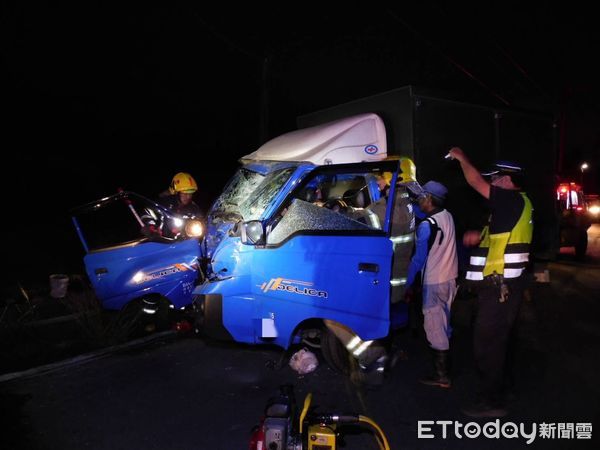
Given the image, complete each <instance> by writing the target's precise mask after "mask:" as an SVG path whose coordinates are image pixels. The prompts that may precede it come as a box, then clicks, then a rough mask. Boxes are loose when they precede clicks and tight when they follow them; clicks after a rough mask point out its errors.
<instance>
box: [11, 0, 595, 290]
mask: <svg viewBox="0 0 600 450" xmlns="http://www.w3.org/2000/svg"><path fill="white" fill-rule="evenodd" d="M421 3H427V5H423V6H406V5H404V4H398V5H396V6H391V7H387V8H385V7H383V6H375V5H373V6H372V9H371V10H369V9H367V7H368V6H370V5H369V4H365V5H361V6H360V7H356V6H350V4H347V5H345V8H346V10H340V8H341V7H340V6H338V7H337V8H334V7H329V6H324V5H323V4H318V3H317V4H305V3H303V4H279V6H274V7H272V8H267V7H266V6H260V5H258V4H256V3H253V4H251V6H237V5H235V6H234V4H229V5H228V6H222V7H214V8H207V7H205V6H204V5H203V4H202V3H199V2H177V3H176V2H169V3H168V4H164V6H160V7H152V6H149V5H147V4H144V5H135V6H133V5H124V4H120V5H118V6H111V7H109V6H105V7H97V6H94V5H92V4H91V2H78V3H74V4H62V5H57V4H55V2H51V3H46V4H35V3H33V4H28V3H26V2H17V1H10V0H9V1H7V2H3V5H2V6H1V7H0V8H1V24H0V36H1V42H2V45H1V48H0V69H1V73H2V92H1V104H2V112H3V119H2V124H3V126H2V130H3V132H2V148H3V153H4V163H3V165H2V167H3V169H4V170H3V172H4V174H3V175H4V177H3V178H4V183H3V184H5V188H4V194H5V196H4V197H5V200H6V201H7V202H8V205H7V207H6V208H4V211H5V212H4V213H3V217H7V216H10V219H9V220H11V221H12V220H13V219H12V217H14V218H17V219H15V220H14V221H13V222H11V223H10V226H9V228H10V229H11V231H10V232H9V234H8V239H6V236H5V239H4V241H5V242H6V244H5V246H6V247H8V248H9V249H11V250H12V251H11V252H10V256H11V261H12V265H11V267H12V268H11V273H12V275H14V276H16V277H21V278H22V277H28V276H29V277H30V276H33V275H34V274H35V275H36V276H37V274H40V273H41V274H47V273H50V272H52V271H69V270H77V267H76V265H75V263H74V262H73V261H75V262H77V261H79V260H80V258H81V256H82V252H81V250H80V248H79V247H78V246H77V238H76V236H75V234H74V232H73V230H72V226H71V224H70V219H69V215H68V210H69V208H71V207H73V206H76V205H78V204H81V203H84V202H87V201H91V200H93V199H95V198H98V197H101V196H105V195H108V194H111V193H113V192H115V190H116V189H117V188H119V187H123V188H125V189H130V190H135V191H138V192H140V193H142V194H144V195H147V196H149V197H154V196H156V195H157V194H158V192H160V191H162V190H163V189H165V188H166V187H167V185H168V183H169V181H170V179H171V177H172V176H173V174H174V173H176V172H177V171H188V172H191V173H192V174H193V175H194V176H195V177H196V179H197V181H198V183H199V185H200V191H199V193H198V196H197V201H198V203H199V204H200V205H201V206H202V207H204V208H205V209H206V208H208V206H209V205H210V203H211V201H212V200H213V199H214V198H215V196H216V195H218V193H219V191H220V190H221V188H222V187H223V185H224V183H225V182H226V181H227V179H228V178H229V176H230V175H231V174H232V172H233V170H234V168H235V167H236V161H237V160H238V159H239V158H240V157H241V156H243V155H245V154H247V153H250V152H251V151H253V150H255V149H256V148H257V147H258V146H259V145H260V144H261V143H262V142H264V141H265V140H267V139H270V138H272V137H275V136H277V135H279V134H281V133H284V132H287V131H290V130H292V129H294V127H295V119H296V117H297V116H298V115H299V114H304V113H308V112H311V111H315V110H318V109H322V108H326V107H329V106H332V105H335V104H338V103H342V102H346V101H350V100H353V99H356V98H360V97H363V96H367V95H372V94H376V93H379V92H383V91H386V90H390V89H394V88H398V87H402V86H406V85H409V84H413V85H416V86H420V87H426V88H433V89H439V90H440V91H443V92H449V93H454V94H457V95H458V96H460V97H461V98H465V99H466V100H468V101H474V102H476V103H484V104H490V105H494V106H495V105H497V106H503V107H506V106H508V107H518V108H527V109H532V110H537V111H549V112H552V113H554V114H556V115H557V117H560V114H563V115H564V117H565V120H566V122H565V123H566V127H567V128H566V135H565V138H566V141H565V147H564V148H565V163H564V167H563V170H564V173H565V174H569V173H571V174H573V175H575V176H580V173H579V172H578V170H577V168H578V167H579V165H580V164H581V162H583V161H587V162H588V163H589V164H590V169H589V170H588V172H587V173H586V174H585V177H586V178H585V184H586V187H587V189H588V191H590V192H591V191H596V192H598V191H600V185H599V181H598V179H599V178H600V177H599V176H598V173H599V172H598V170H597V167H598V166H600V86H599V85H598V82H599V80H600V65H599V63H598V57H599V56H598V55H600V51H599V50H600V34H599V31H598V26H597V23H596V19H595V18H596V15H595V14H594V13H592V12H591V11H589V10H586V9H585V8H584V9H581V8H580V9H577V10H575V9H573V10H569V9H566V8H568V6H565V5H564V4H563V5H558V6H554V7H549V6H548V5H543V6H536V5H528V4H523V3H522V2H521V3H517V2H515V3H514V4H511V3H510V2H508V3H507V2H496V3H494V4H493V5H490V4H487V3H486V2H479V4H478V5H477V6H466V4H464V3H462V4H461V5H456V3H457V2H439V1H434V2H421ZM348 8H350V9H349V10H348ZM453 144H454V143H448V146H451V145H453ZM467 150H468V149H467ZM473 150H475V149H473ZM9 155H10V156H9ZM215 159H216V160H217V161H219V162H218V163H215V162H211V163H209V162H208V160H215ZM7 212H9V213H7ZM19 222H20V223H19ZM5 226H6V224H5ZM13 233H17V234H18V236H19V238H18V239H13Z"/></svg>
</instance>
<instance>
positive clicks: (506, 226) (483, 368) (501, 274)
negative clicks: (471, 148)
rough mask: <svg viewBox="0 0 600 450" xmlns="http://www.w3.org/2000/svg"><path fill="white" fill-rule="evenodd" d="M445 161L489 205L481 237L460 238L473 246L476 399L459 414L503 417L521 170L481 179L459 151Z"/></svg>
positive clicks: (527, 221)
mask: <svg viewBox="0 0 600 450" xmlns="http://www.w3.org/2000/svg"><path fill="white" fill-rule="evenodd" d="M448 157H449V158H451V159H456V160H457V161H458V162H459V163H460V167H461V169H462V172H463V175H464V177H465V179H466V181H467V183H469V185H470V186H471V187H472V188H473V189H475V190H476V191H477V192H479V193H480V194H481V195H482V196H483V197H485V198H486V199H488V200H489V206H490V212H491V214H490V219H489V224H488V225H487V226H486V227H485V228H484V229H483V231H481V232H480V231H468V232H467V233H465V235H464V237H463V243H464V244H465V245H466V246H471V247H473V246H476V247H475V248H474V250H473V252H472V253H471V257H470V260H469V267H468V270H467V274H466V279H467V280H470V282H473V283H474V285H475V287H476V290H477V315H476V317H475V327H474V330H473V350H474V352H473V353H474V357H475V362H476V365H477V369H478V371H479V375H480V378H481V393H480V399H479V400H478V401H476V402H475V404H473V405H472V406H470V407H467V408H463V409H462V412H463V413H464V414H466V415H468V416H471V417H503V416H505V415H506V414H508V411H507V410H506V408H505V402H504V397H505V394H506V392H504V391H505V388H506V386H505V383H506V381H507V380H508V376H507V375H508V370H507V369H508V367H507V361H508V359H509V358H508V356H509V355H508V348H509V345H508V343H509V340H510V337H511V332H512V328H513V325H514V323H515V320H516V317H517V314H518V312H519V307H520V305H521V301H522V298H523V292H524V290H525V288H526V279H525V276H524V275H523V273H524V271H525V269H526V267H527V265H528V263H529V247H530V244H531V238H532V234H533V221H532V214H533V207H532V204H531V201H530V200H529V198H528V197H527V195H526V194H525V193H524V192H521V187H522V180H523V169H522V168H521V167H520V166H519V165H518V164H515V163H510V162H507V161H498V162H496V164H495V165H494V168H493V170H491V171H490V172H489V173H484V174H481V173H479V171H478V170H477V169H476V168H475V166H473V164H472V163H471V162H470V161H469V158H467V156H466V155H465V154H464V153H463V151H462V150H461V149H460V148H458V147H453V148H452V149H451V150H450V152H449V153H448ZM486 176H490V177H491V178H490V181H487V180H486V179H485V178H484V177H486Z"/></svg>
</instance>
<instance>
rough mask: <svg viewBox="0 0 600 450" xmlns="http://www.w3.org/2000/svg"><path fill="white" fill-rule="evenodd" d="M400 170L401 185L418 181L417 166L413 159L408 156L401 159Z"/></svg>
mask: <svg viewBox="0 0 600 450" xmlns="http://www.w3.org/2000/svg"><path fill="white" fill-rule="evenodd" d="M400 170H401V171H402V173H400V174H399V178H400V179H399V181H400V182H401V183H408V182H409V181H417V166H415V163H414V162H413V161H412V159H410V158H407V157H406V156H402V157H400Z"/></svg>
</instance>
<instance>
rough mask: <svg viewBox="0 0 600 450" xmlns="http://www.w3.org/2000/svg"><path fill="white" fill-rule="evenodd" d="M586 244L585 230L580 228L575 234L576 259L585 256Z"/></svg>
mask: <svg viewBox="0 0 600 450" xmlns="http://www.w3.org/2000/svg"><path fill="white" fill-rule="evenodd" d="M587 245H588V235H587V230H580V231H579V232H578V236H577V243H576V244H575V256H576V257H577V259H584V258H585V253H586V252H587Z"/></svg>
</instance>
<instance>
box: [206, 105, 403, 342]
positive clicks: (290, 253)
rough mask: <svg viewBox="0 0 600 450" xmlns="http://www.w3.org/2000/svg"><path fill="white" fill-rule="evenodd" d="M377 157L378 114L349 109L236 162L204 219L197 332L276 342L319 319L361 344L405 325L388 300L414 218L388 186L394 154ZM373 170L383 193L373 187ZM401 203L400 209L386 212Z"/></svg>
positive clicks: (396, 290) (395, 294) (294, 337)
mask: <svg viewBox="0 0 600 450" xmlns="http://www.w3.org/2000/svg"><path fill="white" fill-rule="evenodd" d="M386 157H387V149H386V135H385V127H384V125H383V122H382V121H381V119H380V118H379V117H378V116H377V115H375V114H361V115H358V116H353V117H348V118H345V119H342V120H338V121H335V122H331V123H328V124H324V125H320V126H316V127H312V128H307V129H302V130H298V131H294V132H291V133H288V134H285V135H282V136H279V137H277V138H275V139H273V140H271V141H269V142H267V143H266V144H264V145H263V146H262V147H260V148H259V149H258V150H256V151H255V152H254V153H251V154H249V155H247V156H245V157H244V158H242V159H241V164H242V165H241V167H240V168H239V170H238V171H237V173H236V174H235V175H234V176H233V178H232V179H231V180H230V181H229V183H228V184H227V185H226V187H225V189H224V191H223V193H222V194H221V195H220V197H219V198H218V199H217V200H216V201H215V203H214V204H213V206H212V207H211V210H210V212H209V215H208V223H207V234H206V236H205V248H206V252H207V258H208V260H209V264H208V267H207V274H206V275H207V279H206V281H205V282H204V283H203V284H202V285H200V286H198V287H197V288H196V289H195V290H194V294H195V299H194V305H195V309H196V322H197V324H196V326H197V329H198V330H199V331H201V332H202V333H205V334H207V335H209V336H212V337H215V338H229V339H233V340H235V341H237V342H244V343H249V344H259V343H269V344H275V345H278V346H280V347H283V348H288V347H289V346H290V345H291V344H292V343H294V342H298V341H299V340H301V339H302V337H303V336H305V335H304V334H303V333H304V332H305V331H306V330H309V329H310V330H315V329H319V327H320V326H321V325H322V323H323V321H324V320H327V321H332V322H336V323H339V324H341V325H343V326H345V327H347V328H349V329H350V330H352V331H353V332H354V333H356V334H357V335H358V336H360V338H361V339H363V340H374V339H379V338H383V337H385V336H387V335H388V334H389V332H390V328H391V326H402V325H404V324H406V322H407V311H406V305H405V304H404V303H403V302H400V301H399V300H400V299H401V297H402V291H403V285H404V283H405V282H406V271H407V267H408V262H409V258H410V251H408V252H406V251H400V250H402V249H406V248H412V244H413V234H414V216H413V215H412V209H411V205H410V201H408V194H407V193H406V192H405V188H404V187H402V185H398V186H396V180H397V177H398V173H399V161H398V160H397V159H396V160H388V159H386ZM385 172H387V173H392V174H393V175H392V182H391V191H390V194H389V198H390V199H394V201H386V199H385V198H383V197H381V195H380V192H379V189H378V185H377V178H378V176H381V175H383V174H384V173H385ZM401 204H402V207H403V208H404V209H405V210H408V211H409V212H410V214H398V213H397V212H396V211H394V210H395V209H396V210H397V209H398V208H399V207H400V206H401ZM399 222H402V223H399ZM408 246H410V247H408ZM395 255H396V257H395ZM321 329H323V328H321Z"/></svg>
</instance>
